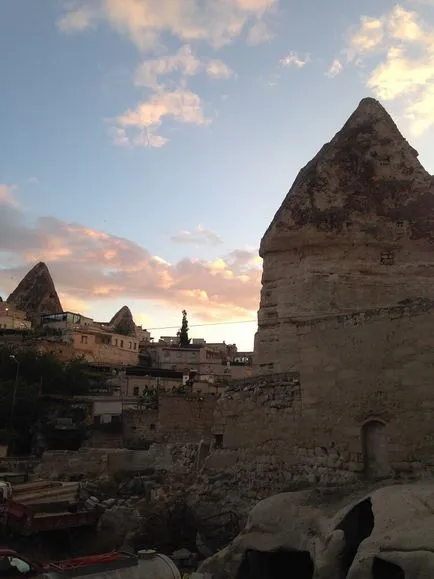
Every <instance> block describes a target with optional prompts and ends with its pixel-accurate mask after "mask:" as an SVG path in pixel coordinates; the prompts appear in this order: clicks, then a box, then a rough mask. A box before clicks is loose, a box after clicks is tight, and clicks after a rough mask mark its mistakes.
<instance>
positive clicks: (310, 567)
mask: <svg viewBox="0 0 434 579" xmlns="http://www.w3.org/2000/svg"><path fill="white" fill-rule="evenodd" d="M313 572H314V564H313V561H312V558H311V556H310V554H309V552H308V551H275V552H272V553H264V552H261V551H247V552H246V554H245V556H244V560H243V562H242V563H241V566H240V568H239V570H238V574H237V579H282V578H283V577H297V579H312V577H313Z"/></svg>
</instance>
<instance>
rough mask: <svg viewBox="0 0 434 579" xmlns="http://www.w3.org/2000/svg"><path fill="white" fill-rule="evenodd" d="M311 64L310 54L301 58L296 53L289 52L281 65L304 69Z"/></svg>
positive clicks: (281, 60) (282, 59)
mask: <svg viewBox="0 0 434 579" xmlns="http://www.w3.org/2000/svg"><path fill="white" fill-rule="evenodd" d="M309 62H310V56H309V54H306V55H305V56H304V57H302V56H300V55H299V54H297V53H296V52H294V51H291V52H289V53H288V54H287V55H286V56H284V57H283V58H281V59H280V61H279V63H280V65H281V66H283V67H288V66H295V67H296V68H303V66H306V64H308V63H309Z"/></svg>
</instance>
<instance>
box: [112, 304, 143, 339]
mask: <svg viewBox="0 0 434 579" xmlns="http://www.w3.org/2000/svg"><path fill="white" fill-rule="evenodd" d="M109 325H110V327H111V328H112V329H113V331H114V332H117V333H118V334H124V335H126V336H134V335H135V333H136V324H135V323H134V319H133V314H132V313H131V310H130V308H129V307H128V306H122V307H121V309H120V310H119V311H118V312H117V313H116V314H115V315H114V316H113V317H112V319H111V320H110V322H109Z"/></svg>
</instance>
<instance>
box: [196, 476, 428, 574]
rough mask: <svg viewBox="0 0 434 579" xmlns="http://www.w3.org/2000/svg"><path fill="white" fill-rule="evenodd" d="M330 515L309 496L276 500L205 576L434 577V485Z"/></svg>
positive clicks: (352, 504) (383, 494) (396, 489)
mask: <svg viewBox="0 0 434 579" xmlns="http://www.w3.org/2000/svg"><path fill="white" fill-rule="evenodd" d="M329 512H330V505H328V504H327V503H326V502H324V503H323V504H322V505H318V506H317V507H315V506H314V505H313V504H312V502H311V499H310V496H309V493H307V492H298V493H284V494H281V495H276V496H274V497H270V498H269V499H266V500H264V501H262V502H260V503H259V504H258V505H257V506H256V507H255V508H254V509H253V510H252V511H251V513H250V516H249V519H248V522H247V525H246V527H245V529H244V530H243V532H242V533H241V534H240V535H239V536H238V537H237V538H236V539H235V540H234V541H233V542H232V543H231V544H230V545H228V546H227V547H226V548H225V549H224V550H222V551H220V552H218V553H216V554H215V555H214V556H213V557H211V558H210V559H208V560H207V561H205V562H204V563H203V564H202V566H201V567H200V571H202V572H208V573H212V576H213V577H214V578H215V579H223V578H225V579H247V578H248V579H252V578H254V577H258V579H259V577H260V578H261V579H280V577H297V579H422V578H425V577H434V484H433V483H432V482H431V483H416V484H407V485H393V486H385V487H383V488H380V489H377V490H374V491H373V492H371V493H369V494H367V495H366V496H365V497H362V498H359V499H358V500H357V501H351V500H349V502H348V506H346V507H344V508H343V509H341V510H339V511H338V512H337V514H336V515H334V516H331V517H330V515H329Z"/></svg>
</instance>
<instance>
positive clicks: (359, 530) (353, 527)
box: [336, 499, 375, 577]
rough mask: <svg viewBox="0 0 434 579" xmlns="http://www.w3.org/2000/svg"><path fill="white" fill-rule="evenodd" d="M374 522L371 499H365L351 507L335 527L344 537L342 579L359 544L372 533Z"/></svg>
mask: <svg viewBox="0 0 434 579" xmlns="http://www.w3.org/2000/svg"><path fill="white" fill-rule="evenodd" d="M374 522H375V521H374V513H373V512H372V503H371V499H365V500H364V501H362V502H361V503H358V504H357V505H356V506H355V507H353V508H352V509H351V510H350V511H349V512H348V513H347V514H346V515H345V517H344V518H343V519H342V521H341V522H340V523H339V525H338V526H337V527H336V530H338V529H339V530H342V531H343V532H344V536H345V547H344V549H343V552H342V555H341V565H342V575H343V577H346V575H347V573H348V571H349V569H350V567H351V565H352V563H353V561H354V558H355V556H356V553H357V549H358V548H359V545H360V543H361V542H362V541H364V540H365V539H366V538H367V537H369V536H370V534H371V533H372V530H373V529H374Z"/></svg>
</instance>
